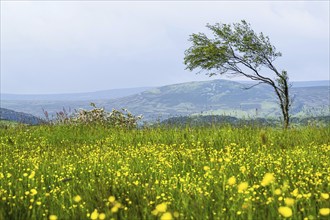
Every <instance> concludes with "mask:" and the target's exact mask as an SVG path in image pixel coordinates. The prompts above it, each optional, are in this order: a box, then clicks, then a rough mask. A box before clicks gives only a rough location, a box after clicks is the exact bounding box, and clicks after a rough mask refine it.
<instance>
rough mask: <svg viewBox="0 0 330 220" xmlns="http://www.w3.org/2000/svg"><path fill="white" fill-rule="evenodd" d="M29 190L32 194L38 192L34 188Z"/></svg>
mask: <svg viewBox="0 0 330 220" xmlns="http://www.w3.org/2000/svg"><path fill="white" fill-rule="evenodd" d="M30 192H31V195H32V196H34V195H36V194H37V193H38V192H37V190H36V189H31V190H30Z"/></svg>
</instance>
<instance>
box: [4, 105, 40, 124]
mask: <svg viewBox="0 0 330 220" xmlns="http://www.w3.org/2000/svg"><path fill="white" fill-rule="evenodd" d="M0 120H5V121H15V122H19V123H23V124H32V125H36V124H40V123H42V122H43V121H42V120H41V119H40V118H38V117H35V116H33V115H31V114H26V113H23V112H16V111H13V110H9V109H5V108H0Z"/></svg>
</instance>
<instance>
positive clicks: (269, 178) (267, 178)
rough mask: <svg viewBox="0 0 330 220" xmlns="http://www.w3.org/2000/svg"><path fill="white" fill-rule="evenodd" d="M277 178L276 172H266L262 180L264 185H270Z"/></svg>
mask: <svg viewBox="0 0 330 220" xmlns="http://www.w3.org/2000/svg"><path fill="white" fill-rule="evenodd" d="M274 180H275V178H274V174H272V173H266V174H265V176H264V178H263V180H262V181H261V185H262V186H268V185H269V184H271V183H273V182H274Z"/></svg>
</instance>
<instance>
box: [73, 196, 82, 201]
mask: <svg viewBox="0 0 330 220" xmlns="http://www.w3.org/2000/svg"><path fill="white" fill-rule="evenodd" d="M73 200H74V201H75V202H80V201H81V197H80V196H79V195H76V196H75V197H73Z"/></svg>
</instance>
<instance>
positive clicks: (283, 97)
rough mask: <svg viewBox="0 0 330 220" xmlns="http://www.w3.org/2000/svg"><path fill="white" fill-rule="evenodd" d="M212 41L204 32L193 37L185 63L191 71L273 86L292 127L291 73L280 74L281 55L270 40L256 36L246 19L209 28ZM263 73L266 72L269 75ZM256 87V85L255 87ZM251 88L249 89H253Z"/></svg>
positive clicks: (262, 35)
mask: <svg viewBox="0 0 330 220" xmlns="http://www.w3.org/2000/svg"><path fill="white" fill-rule="evenodd" d="M206 27H207V28H208V29H209V30H211V32H212V34H213V36H214V37H213V38H209V37H208V36H207V35H206V34H204V33H198V34H192V35H191V36H190V38H189V41H190V42H191V43H192V46H191V47H190V48H188V49H187V50H186V51H185V58H184V63H185V65H186V68H187V69H189V70H191V71H192V70H194V69H199V71H198V73H200V72H205V74H206V75H209V76H214V75H222V74H226V75H230V76H244V77H247V78H249V79H251V80H255V81H258V83H257V84H256V85H259V84H262V83H265V84H268V85H270V86H272V87H273V89H274V90H275V93H276V95H277V97H278V100H279V104H280V107H281V110H282V114H283V118H284V126H285V127H286V128H287V127H288V126H289V108H290V105H291V100H290V97H289V85H288V80H289V77H288V74H287V72H286V71H285V70H282V71H278V70H277V69H276V67H275V65H274V61H275V60H276V59H277V58H278V57H281V56H282V54H281V53H280V52H278V51H276V48H275V46H273V45H272V44H271V43H270V40H269V37H268V36H265V35H264V34H263V33H262V32H261V33H259V34H257V33H255V32H254V30H253V29H252V28H251V25H250V24H249V23H247V22H246V21H245V20H242V21H241V22H240V23H234V24H233V25H231V24H221V23H217V24H215V25H210V24H208V25H206ZM264 70H267V71H266V72H265V71H264ZM256 85H254V86H256ZM252 87H253V86H251V87H250V88H252Z"/></svg>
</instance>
